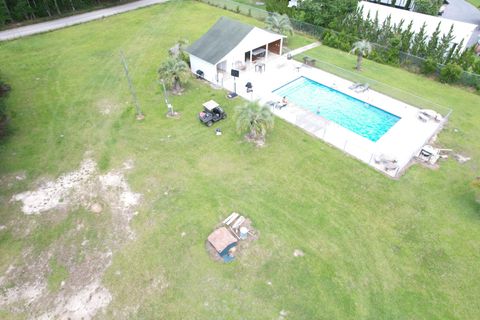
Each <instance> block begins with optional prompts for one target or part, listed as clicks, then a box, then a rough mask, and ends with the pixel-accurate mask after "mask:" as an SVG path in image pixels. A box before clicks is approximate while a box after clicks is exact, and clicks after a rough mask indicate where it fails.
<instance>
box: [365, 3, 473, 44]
mask: <svg viewBox="0 0 480 320" xmlns="http://www.w3.org/2000/svg"><path fill="white" fill-rule="evenodd" d="M362 6H363V16H364V17H366V16H367V15H368V14H369V13H370V18H371V19H374V18H375V15H376V14H377V13H378V20H379V22H380V24H381V23H383V21H385V19H387V18H388V17H389V16H390V17H391V23H392V25H393V24H398V23H400V21H401V20H404V23H403V26H404V28H406V27H407V26H408V25H409V23H410V21H412V31H414V32H418V31H419V30H420V29H421V28H422V25H423V23H425V24H426V30H425V31H426V33H427V35H429V36H430V35H431V34H432V33H433V32H434V31H435V29H436V28H437V25H438V23H440V22H441V24H440V33H441V34H442V35H443V34H447V33H448V32H449V30H450V27H451V26H452V25H453V35H454V39H453V43H452V45H453V44H459V43H460V42H461V41H462V40H463V44H464V47H463V48H466V46H467V44H472V45H473V44H474V43H472V41H471V39H472V38H474V37H475V29H476V28H477V26H476V25H475V24H472V23H466V22H461V21H455V20H450V19H445V18H442V17H437V16H430V15H427V14H423V13H418V12H411V11H407V10H402V9H397V8H394V7H390V6H385V5H380V4H376V3H371V2H367V1H361V2H360V3H359V7H362Z"/></svg>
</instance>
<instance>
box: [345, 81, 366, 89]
mask: <svg viewBox="0 0 480 320" xmlns="http://www.w3.org/2000/svg"><path fill="white" fill-rule="evenodd" d="M362 85H363V83H361V82H356V83H354V84H352V85H351V86H350V87H348V89H350V90H354V89H357V88H358V87H360V86H362Z"/></svg>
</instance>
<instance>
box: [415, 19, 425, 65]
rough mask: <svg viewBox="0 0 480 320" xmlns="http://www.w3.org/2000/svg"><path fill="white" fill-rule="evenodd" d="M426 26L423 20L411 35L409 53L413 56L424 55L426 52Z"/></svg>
mask: <svg viewBox="0 0 480 320" xmlns="http://www.w3.org/2000/svg"><path fill="white" fill-rule="evenodd" d="M426 27H427V25H426V23H425V22H424V23H423V25H422V27H421V28H420V30H419V31H418V32H417V33H416V34H415V36H414V37H413V43H412V49H411V54H413V55H414V56H419V57H425V53H426V52H427V46H426V44H425V42H426V40H427V34H426V32H425V29H426Z"/></svg>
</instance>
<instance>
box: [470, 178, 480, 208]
mask: <svg viewBox="0 0 480 320" xmlns="http://www.w3.org/2000/svg"><path fill="white" fill-rule="evenodd" d="M472 188H473V190H474V192H475V200H476V201H477V202H478V203H480V177H476V178H475V180H473V181H472Z"/></svg>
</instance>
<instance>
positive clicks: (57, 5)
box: [0, 0, 122, 27]
mask: <svg viewBox="0 0 480 320" xmlns="http://www.w3.org/2000/svg"><path fill="white" fill-rule="evenodd" d="M121 2H122V0H0V27H1V26H3V25H5V24H7V23H11V22H15V23H17V22H22V21H26V20H33V19H36V18H44V17H51V16H53V15H64V14H69V13H71V12H74V11H77V10H84V9H88V8H94V7H103V6H106V5H110V4H116V3H121Z"/></svg>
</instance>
